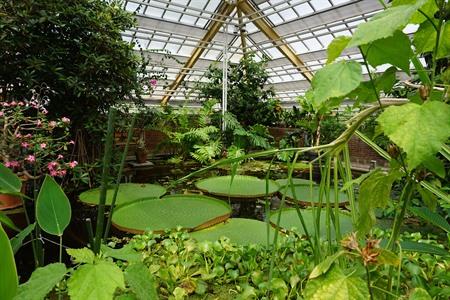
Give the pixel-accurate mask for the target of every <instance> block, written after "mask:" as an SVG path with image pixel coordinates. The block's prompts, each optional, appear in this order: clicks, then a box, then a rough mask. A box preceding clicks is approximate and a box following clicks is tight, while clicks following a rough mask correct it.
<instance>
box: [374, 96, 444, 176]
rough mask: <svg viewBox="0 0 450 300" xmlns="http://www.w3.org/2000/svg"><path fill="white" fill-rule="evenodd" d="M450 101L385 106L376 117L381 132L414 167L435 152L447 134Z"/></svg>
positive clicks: (412, 167) (409, 165)
mask: <svg viewBox="0 0 450 300" xmlns="http://www.w3.org/2000/svg"><path fill="white" fill-rule="evenodd" d="M449 116H450V105H448V104H446V103H443V102H438V101H427V102H425V103H424V104H423V105H419V104H416V103H408V104H405V105H402V106H391V107H388V108H387V109H386V110H385V111H384V112H383V113H382V114H381V115H380V116H379V117H378V119H377V120H378V123H379V124H380V126H381V129H382V130H383V132H384V133H385V134H386V135H387V136H388V137H389V138H390V139H391V140H392V141H393V142H394V143H396V144H397V145H398V146H399V147H401V148H402V149H403V150H404V151H405V152H406V154H407V157H406V161H407V163H408V167H409V168H410V169H414V168H415V167H417V166H418V165H419V164H421V163H422V162H424V161H425V160H426V159H427V158H429V157H431V156H434V155H435V154H436V153H437V152H438V151H439V150H440V149H441V147H442V145H443V144H444V143H445V141H446V140H447V139H448V137H449V136H450V117H449Z"/></svg>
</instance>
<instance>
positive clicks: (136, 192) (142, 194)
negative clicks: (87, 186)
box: [79, 183, 166, 205]
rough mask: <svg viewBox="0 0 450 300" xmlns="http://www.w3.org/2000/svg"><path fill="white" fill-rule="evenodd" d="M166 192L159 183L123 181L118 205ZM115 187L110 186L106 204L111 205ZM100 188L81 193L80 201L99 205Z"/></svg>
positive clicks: (155, 196) (118, 194)
mask: <svg viewBox="0 0 450 300" xmlns="http://www.w3.org/2000/svg"><path fill="white" fill-rule="evenodd" d="M165 193H166V189H165V188H164V187H162V186H160V185H158V184H140V183H139V184H138V183H122V184H120V187H119V192H118V193H117V199H116V205H120V204H124V203H128V202H133V201H136V200H138V199H143V198H159V197H161V196H163V195H164V194H165ZM113 195H114V187H113V186H112V187H110V188H108V190H107V194H106V203H105V204H106V205H111V202H112V198H113ZM99 197H100V188H95V189H91V190H88V191H85V192H83V193H81V194H80V197H79V198H80V201H81V202H83V203H86V204H91V205H98V202H99Z"/></svg>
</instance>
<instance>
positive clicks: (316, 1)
mask: <svg viewBox="0 0 450 300" xmlns="http://www.w3.org/2000/svg"><path fill="white" fill-rule="evenodd" d="M309 3H311V5H312V7H314V9H315V10H316V11H318V10H321V9H325V8H329V7H331V4H330V2H329V1H328V0H311V1H310V2H309Z"/></svg>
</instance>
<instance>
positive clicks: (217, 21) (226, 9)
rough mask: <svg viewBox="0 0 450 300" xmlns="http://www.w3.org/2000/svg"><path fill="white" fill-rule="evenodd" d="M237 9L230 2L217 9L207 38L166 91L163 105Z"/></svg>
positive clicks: (199, 44) (199, 43)
mask: <svg viewBox="0 0 450 300" xmlns="http://www.w3.org/2000/svg"><path fill="white" fill-rule="evenodd" d="M234 8H235V4H232V3H230V2H229V1H226V0H225V1H221V3H220V6H219V7H218V9H217V13H216V15H215V17H214V20H212V21H211V23H210V24H209V25H208V29H207V32H206V33H205V36H204V37H203V38H202V39H201V40H200V41H199V42H198V44H197V47H196V48H195V49H194V50H193V51H192V54H191V56H190V57H189V59H188V60H187V61H186V63H185V64H184V66H183V68H182V69H181V71H180V73H178V75H177V77H176V78H175V80H174V81H173V82H172V83H171V84H170V85H169V86H168V88H167V89H166V94H165V95H164V97H163V98H162V101H161V104H162V105H165V104H167V102H168V101H169V100H170V98H171V97H172V95H173V94H174V92H175V90H176V89H177V88H178V87H179V86H180V84H181V82H182V81H183V80H184V78H185V77H186V74H187V72H189V70H190V68H192V67H193V66H194V65H195V63H196V62H197V61H198V59H199V58H200V56H201V55H202V53H203V52H204V51H205V49H206V46H207V45H208V43H209V42H210V41H211V40H212V39H213V38H214V36H215V35H216V34H217V32H219V30H220V27H221V26H222V23H223V22H224V21H226V19H227V18H228V16H229V15H230V14H231V12H232V11H233V9H234Z"/></svg>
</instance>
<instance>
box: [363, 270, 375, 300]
mask: <svg viewBox="0 0 450 300" xmlns="http://www.w3.org/2000/svg"><path fill="white" fill-rule="evenodd" d="M364 267H365V269H366V276H367V288H368V289H369V294H370V300H373V299H374V298H373V291H372V285H371V284H370V271H369V267H368V266H367V265H365V266H364Z"/></svg>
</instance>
